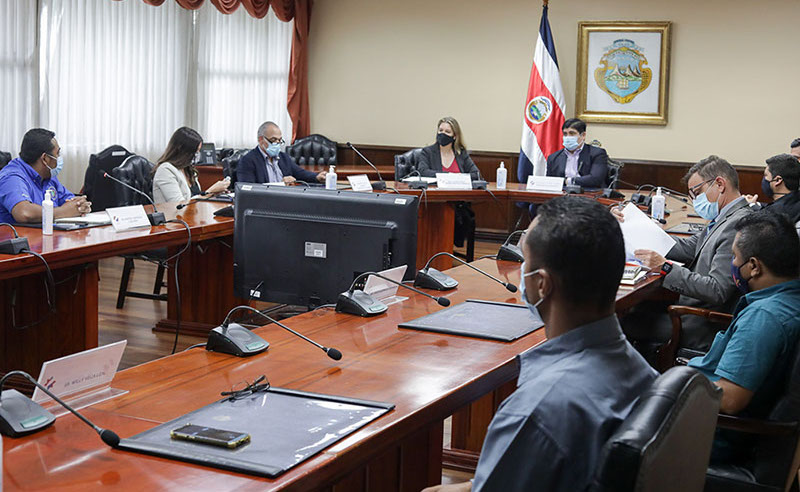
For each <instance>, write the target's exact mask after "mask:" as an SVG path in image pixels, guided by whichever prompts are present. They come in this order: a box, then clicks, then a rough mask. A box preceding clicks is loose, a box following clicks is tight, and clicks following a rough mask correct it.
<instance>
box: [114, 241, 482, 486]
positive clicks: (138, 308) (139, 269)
mask: <svg viewBox="0 0 800 492" xmlns="http://www.w3.org/2000/svg"><path fill="white" fill-rule="evenodd" d="M497 248H498V245H497V244H495V243H484V242H478V243H476V244H475V257H476V258H478V257H480V256H483V255H492V254H496V253H497ZM457 251H459V252H462V253H463V252H464V248H457ZM122 265H123V260H122V258H119V257H117V258H109V259H105V260H101V261H100V299H99V320H98V323H99V338H100V340H99V341H100V345H106V344H109V343H113V342H117V341H119V340H128V345H127V347H126V348H125V353H124V354H123V356H122V362H121V363H120V370H121V369H125V368H128V367H132V366H135V365H138V364H142V363H144V362H148V361H151V360H155V359H158V358H161V357H165V356H167V355H169V354H171V353H172V345H173V343H174V340H175V337H174V335H171V334H165V333H155V332H153V330H152V328H153V326H155V324H156V322H157V321H158V320H160V319H161V318H163V317H165V316H166V312H167V304H166V302H164V301H150V300H146V299H136V298H132V297H129V298H126V299H125V305H124V307H123V308H122V309H117V307H116V304H117V293H118V292H119V281H120V277H121V275H122ZM155 275H156V267H155V265H153V264H150V263H147V262H144V261H136V262H135V267H134V269H133V273H132V274H131V277H130V285H129V289H130V290H134V291H137V292H151V291H152V289H153V282H154V280H155ZM168 275H169V272H168ZM164 291H165V292H166V288H165V289H164ZM224 315H225V313H220V322H221V321H222V318H223V317H224ZM203 342H205V338H197V337H190V336H185V335H181V336H180V337H179V338H178V345H177V350H178V351H180V350H183V349H185V348H186V347H189V346H191V345H194V344H196V343H203ZM449 443H450V419H447V421H446V422H445V444H446V445H449ZM470 478H472V475H471V474H467V473H462V472H457V471H453V470H444V472H443V474H442V482H443V483H459V482H463V481H465V480H469V479H470Z"/></svg>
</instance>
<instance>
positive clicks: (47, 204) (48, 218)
mask: <svg viewBox="0 0 800 492" xmlns="http://www.w3.org/2000/svg"><path fill="white" fill-rule="evenodd" d="M50 191H51V190H47V191H46V192H45V194H44V200H43V201H42V234H46V235H48V236H51V235H52V234H53V200H52V198H50Z"/></svg>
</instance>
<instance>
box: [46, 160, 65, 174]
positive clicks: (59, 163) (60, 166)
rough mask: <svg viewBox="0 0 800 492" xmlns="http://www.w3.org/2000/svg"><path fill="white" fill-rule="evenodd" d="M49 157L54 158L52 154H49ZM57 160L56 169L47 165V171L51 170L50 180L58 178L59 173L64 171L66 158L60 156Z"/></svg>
mask: <svg viewBox="0 0 800 492" xmlns="http://www.w3.org/2000/svg"><path fill="white" fill-rule="evenodd" d="M47 155H48V156H49V157H53V156H52V155H50V154H47ZM55 160H56V167H50V166H48V165H47V164H45V166H46V167H47V169H49V170H50V179H52V178H55V177H56V176H58V173H60V172H61V170H62V169H64V156H61V155H60V156H58V157H56V158H55Z"/></svg>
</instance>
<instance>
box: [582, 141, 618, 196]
mask: <svg viewBox="0 0 800 492" xmlns="http://www.w3.org/2000/svg"><path fill="white" fill-rule="evenodd" d="M589 145H594V146H595V147H602V146H603V144H602V142H600V140H597V139H594V140H592V141H591V142H589ZM606 162H607V164H608V174H606V183H605V184H606V186H608V187H610V188H616V187H617V180H618V179H619V177H620V175H621V174H622V168H623V167H625V163H624V162H620V161H616V160H614V159H612V158H610V157H609V158H608V160H607V161H606Z"/></svg>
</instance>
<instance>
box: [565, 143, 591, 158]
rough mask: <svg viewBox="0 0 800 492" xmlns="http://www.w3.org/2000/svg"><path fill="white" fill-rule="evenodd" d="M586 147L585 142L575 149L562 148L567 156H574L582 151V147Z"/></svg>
mask: <svg viewBox="0 0 800 492" xmlns="http://www.w3.org/2000/svg"><path fill="white" fill-rule="evenodd" d="M584 145H586V142H584V143H582V144H581V145H580V146H579V147H578V148H577V149H575V150H569V149H568V148H566V147H564V152H566V153H567V155H568V156H576V155H578V154H580V153H581V151H583V146H584Z"/></svg>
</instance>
